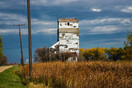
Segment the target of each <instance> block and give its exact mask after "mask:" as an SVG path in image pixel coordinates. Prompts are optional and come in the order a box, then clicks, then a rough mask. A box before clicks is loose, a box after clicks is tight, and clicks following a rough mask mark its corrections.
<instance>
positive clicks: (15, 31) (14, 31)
mask: <svg viewBox="0 0 132 88" xmlns="http://www.w3.org/2000/svg"><path fill="white" fill-rule="evenodd" d="M14 33H18V30H17V29H0V34H1V35H3V34H14Z"/></svg>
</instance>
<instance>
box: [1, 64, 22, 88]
mask: <svg viewBox="0 0 132 88" xmlns="http://www.w3.org/2000/svg"><path fill="white" fill-rule="evenodd" d="M18 73H19V67H18V66H13V67H12V68H9V69H7V70H5V71H4V72H2V73H0V88H25V86H24V85H23V83H22V78H21V77H20V76H19V74H18Z"/></svg>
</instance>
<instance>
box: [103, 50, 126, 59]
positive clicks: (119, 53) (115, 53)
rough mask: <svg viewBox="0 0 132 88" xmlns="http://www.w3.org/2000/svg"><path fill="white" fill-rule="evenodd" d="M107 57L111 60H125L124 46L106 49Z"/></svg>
mask: <svg viewBox="0 0 132 88" xmlns="http://www.w3.org/2000/svg"><path fill="white" fill-rule="evenodd" d="M105 52H106V57H107V58H108V60H111V61H117V60H123V59H124V55H125V51H124V49H122V48H111V49H106V50H105Z"/></svg>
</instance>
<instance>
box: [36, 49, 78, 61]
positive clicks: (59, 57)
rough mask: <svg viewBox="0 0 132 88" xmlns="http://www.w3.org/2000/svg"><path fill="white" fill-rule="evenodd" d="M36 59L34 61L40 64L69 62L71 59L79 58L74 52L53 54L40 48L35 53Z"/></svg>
mask: <svg viewBox="0 0 132 88" xmlns="http://www.w3.org/2000/svg"><path fill="white" fill-rule="evenodd" d="M34 56H35V59H34V61H35V62H36V61H38V62H48V61H67V60H68V58H69V57H73V58H74V57H77V54H76V53H72V52H61V53H53V52H49V50H48V49H47V48H46V47H43V48H38V49H37V50H36V51H35V54H34Z"/></svg>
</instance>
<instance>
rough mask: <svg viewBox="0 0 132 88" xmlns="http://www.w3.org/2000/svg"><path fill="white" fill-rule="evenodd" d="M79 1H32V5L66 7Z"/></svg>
mask: <svg viewBox="0 0 132 88" xmlns="http://www.w3.org/2000/svg"><path fill="white" fill-rule="evenodd" d="M76 1H79V0H32V1H31V4H32V5H42V6H52V5H64V4H68V3H71V2H76Z"/></svg>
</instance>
